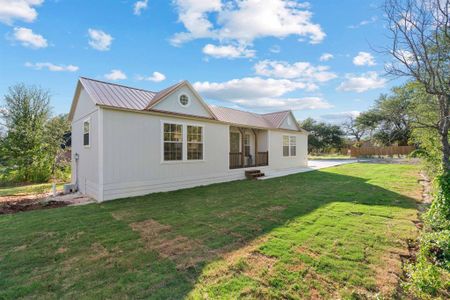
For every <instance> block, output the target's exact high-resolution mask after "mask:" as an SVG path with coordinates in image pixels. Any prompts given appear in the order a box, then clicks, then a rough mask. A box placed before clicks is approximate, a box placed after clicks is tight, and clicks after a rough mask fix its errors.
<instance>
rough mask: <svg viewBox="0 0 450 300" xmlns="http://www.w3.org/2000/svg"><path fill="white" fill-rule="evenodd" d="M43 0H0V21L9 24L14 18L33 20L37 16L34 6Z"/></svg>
mask: <svg viewBox="0 0 450 300" xmlns="http://www.w3.org/2000/svg"><path fill="white" fill-rule="evenodd" d="M43 2H44V0H0V22H2V23H5V24H7V25H11V24H13V23H14V21H15V20H21V21H24V22H33V21H34V20H35V19H36V18H37V15H38V14H37V12H36V9H34V6H39V5H41V4H42V3H43Z"/></svg>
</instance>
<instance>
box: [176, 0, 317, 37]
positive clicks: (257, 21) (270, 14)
mask: <svg viewBox="0 0 450 300" xmlns="http://www.w3.org/2000/svg"><path fill="white" fill-rule="evenodd" d="M175 5H176V7H177V9H178V19H179V21H180V22H181V23H183V25H184V27H185V28H186V31H185V32H179V33H177V34H175V35H174V36H173V38H172V40H171V42H172V43H173V44H174V45H179V44H182V43H183V42H187V41H190V40H194V39H199V38H211V39H216V40H220V41H233V42H237V43H239V44H242V45H249V44H252V42H253V41H254V40H255V39H258V38H263V37H269V36H270V37H276V38H284V37H287V36H289V35H296V36H300V37H308V38H309V41H310V43H312V44H316V43H320V42H321V41H322V40H323V39H324V38H325V33H324V32H323V30H322V28H321V27H320V25H319V24H316V23H313V22H312V21H311V19H312V13H311V11H309V10H308V9H309V4H308V5H305V3H297V2H295V1H291V0H265V1H264V4H263V5H262V3H261V1H260V0H242V1H233V2H226V3H222V1H220V0H210V1H204V0H175ZM213 13H214V14H215V15H216V17H215V18H214V19H213V18H209V16H210V15H211V14H213ZM214 21H215V22H214Z"/></svg>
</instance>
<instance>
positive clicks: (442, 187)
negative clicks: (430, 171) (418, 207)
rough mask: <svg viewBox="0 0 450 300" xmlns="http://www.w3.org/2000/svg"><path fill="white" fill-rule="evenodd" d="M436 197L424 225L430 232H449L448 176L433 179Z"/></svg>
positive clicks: (449, 196) (449, 181) (449, 201)
mask: <svg viewBox="0 0 450 300" xmlns="http://www.w3.org/2000/svg"><path fill="white" fill-rule="evenodd" d="M435 186H436V195H435V199H434V200H433V203H432V204H431V207H430V210H429V211H428V212H427V214H426V217H425V218H426V225H428V226H430V227H431V230H450V174H444V175H440V176H438V177H436V179H435Z"/></svg>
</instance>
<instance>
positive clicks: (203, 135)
mask: <svg viewBox="0 0 450 300" xmlns="http://www.w3.org/2000/svg"><path fill="white" fill-rule="evenodd" d="M189 126H190V127H198V128H201V131H202V134H201V140H202V141H201V142H189V140H188V134H189V131H188V127H189ZM203 130H205V129H204V127H203V126H199V125H192V124H186V160H187V161H202V160H203V158H204V157H205V143H204V141H203V139H204V137H205V134H204V132H203ZM189 143H191V144H201V145H202V159H189V156H188V151H189V150H188V147H187V146H188V144H189Z"/></svg>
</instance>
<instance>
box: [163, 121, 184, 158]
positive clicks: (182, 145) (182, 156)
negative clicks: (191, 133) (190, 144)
mask: <svg viewBox="0 0 450 300" xmlns="http://www.w3.org/2000/svg"><path fill="white" fill-rule="evenodd" d="M166 124H167V125H180V126H181V159H179V160H165V159H164V144H165V143H174V144H175V143H177V144H179V143H180V142H171V141H167V142H166V141H165V140H164V125H166ZM185 140H186V139H185V132H184V126H183V124H180V123H176V122H164V123H162V135H161V144H162V153H161V155H162V157H161V159H162V160H163V161H164V162H180V161H183V160H184V141H185Z"/></svg>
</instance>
